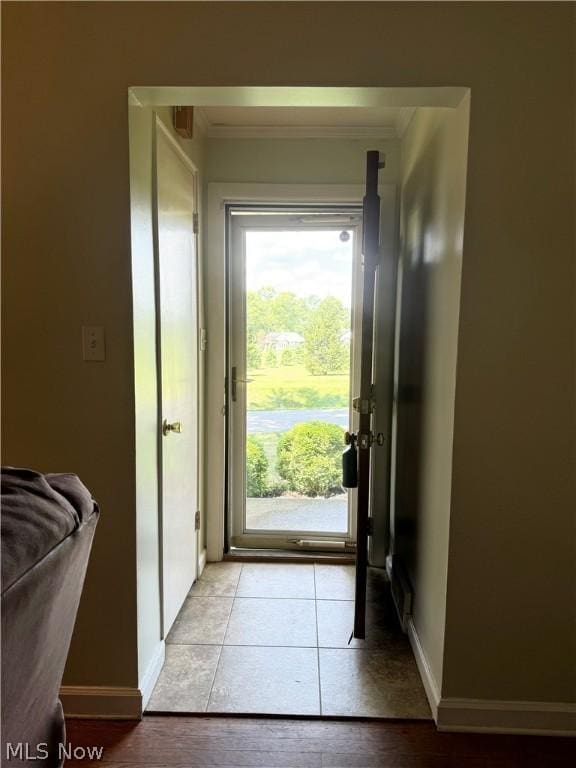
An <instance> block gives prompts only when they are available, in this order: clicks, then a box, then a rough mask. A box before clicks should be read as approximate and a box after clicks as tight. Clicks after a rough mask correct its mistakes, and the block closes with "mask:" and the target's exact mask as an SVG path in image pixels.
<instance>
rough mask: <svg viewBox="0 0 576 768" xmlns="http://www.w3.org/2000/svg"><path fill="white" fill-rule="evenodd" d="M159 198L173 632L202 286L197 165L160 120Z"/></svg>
mask: <svg viewBox="0 0 576 768" xmlns="http://www.w3.org/2000/svg"><path fill="white" fill-rule="evenodd" d="M156 201H157V281H158V307H157V312H158V318H159V333H158V342H159V364H160V377H159V378H160V382H159V384H160V408H159V410H160V423H161V427H162V434H161V437H160V446H161V451H160V453H161V488H162V504H161V531H162V534H161V535H162V553H161V562H162V574H161V575H162V615H163V622H162V623H163V635H164V636H166V634H167V633H168V631H169V630H170V627H171V626H172V624H173V622H174V619H175V618H176V616H177V614H178V611H179V610H180V608H181V606H182V603H183V602H184V599H185V597H186V595H187V594H188V591H189V590H190V587H191V586H192V583H193V582H194V579H195V578H196V575H197V546H198V544H197V532H196V511H197V509H198V288H197V251H196V235H195V232H194V229H195V227H194V215H195V213H196V175H195V169H194V167H193V166H192V164H191V163H190V161H189V160H188V158H187V157H186V155H185V154H184V153H183V152H182V150H181V149H180V148H179V146H178V145H177V144H176V142H175V141H174V140H173V139H172V137H171V136H170V135H169V134H168V132H167V131H166V129H165V128H164V126H163V125H162V123H161V122H160V121H158V120H157V121H156Z"/></svg>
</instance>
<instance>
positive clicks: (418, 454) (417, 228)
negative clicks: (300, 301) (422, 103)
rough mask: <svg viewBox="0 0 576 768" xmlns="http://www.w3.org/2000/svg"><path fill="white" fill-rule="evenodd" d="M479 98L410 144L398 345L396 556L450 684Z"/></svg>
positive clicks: (408, 138)
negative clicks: (446, 658) (457, 428)
mask: <svg viewBox="0 0 576 768" xmlns="http://www.w3.org/2000/svg"><path fill="white" fill-rule="evenodd" d="M468 119H469V99H468V98H466V99H465V100H464V101H463V102H462V104H461V105H460V107H459V108H458V109H438V108H435V109H418V110H417V111H416V113H415V115H414V117H413V118H412V120H411V122H410V124H409V126H408V129H407V131H406V134H405V136H404V139H403V142H402V150H401V152H402V160H401V169H402V182H401V211H400V241H401V256H400V268H399V286H400V305H399V308H398V309H399V316H400V323H399V327H398V328H397V339H396V358H397V359H396V366H397V367H396V376H395V379H396V381H395V389H396V409H395V433H396V435H395V436H396V439H397V446H396V453H395V497H396V498H395V510H394V523H393V524H394V540H393V550H394V554H395V557H397V558H399V559H400V560H401V563H402V565H403V566H404V568H405V570H406V571H407V574H408V577H409V580H410V582H411V586H412V589H413V591H414V603H413V621H414V625H415V628H416V631H417V633H418V637H419V639H420V642H421V644H422V648H423V650H424V653H425V655H426V657H427V660H428V663H429V665H430V669H431V671H432V675H433V677H434V679H435V683H436V687H437V689H438V691H440V690H441V684H442V667H443V653H444V627H445V618H446V584H447V567H448V529H449V519H450V498H451V490H450V486H451V479H452V440H453V431H454V399H455V386H456V353H457V346H458V318H459V303H460V279H461V271H462V248H463V231H464V200H465V192H466V189H465V187H466V162H467V148H468Z"/></svg>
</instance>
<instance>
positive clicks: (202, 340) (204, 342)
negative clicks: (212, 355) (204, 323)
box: [200, 328, 208, 352]
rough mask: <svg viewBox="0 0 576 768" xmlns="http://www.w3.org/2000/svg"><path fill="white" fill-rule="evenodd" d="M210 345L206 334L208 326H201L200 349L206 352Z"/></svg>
mask: <svg viewBox="0 0 576 768" xmlns="http://www.w3.org/2000/svg"><path fill="white" fill-rule="evenodd" d="M207 346H208V336H207V334H206V328H200V351H201V352H205V351H206V347H207Z"/></svg>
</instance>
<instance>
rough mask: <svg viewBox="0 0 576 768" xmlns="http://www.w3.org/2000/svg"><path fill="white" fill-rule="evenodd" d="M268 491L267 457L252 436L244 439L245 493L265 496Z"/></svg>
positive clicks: (252, 495) (260, 445)
mask: <svg viewBox="0 0 576 768" xmlns="http://www.w3.org/2000/svg"><path fill="white" fill-rule="evenodd" d="M267 492H268V459H267V458H266V453H265V452H264V447H263V446H262V444H261V443H260V442H259V441H258V440H257V439H256V438H255V437H252V436H249V437H248V439H247V440H246V495H247V496H251V497H254V496H266V494H267Z"/></svg>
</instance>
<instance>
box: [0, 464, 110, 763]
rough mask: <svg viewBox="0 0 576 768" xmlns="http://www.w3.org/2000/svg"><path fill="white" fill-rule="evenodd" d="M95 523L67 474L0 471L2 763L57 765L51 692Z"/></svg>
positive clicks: (61, 738)
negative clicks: (0, 516) (0, 498)
mask: <svg viewBox="0 0 576 768" xmlns="http://www.w3.org/2000/svg"><path fill="white" fill-rule="evenodd" d="M97 520H98V507H97V505H96V503H95V501H94V499H93V498H92V496H91V494H90V493H89V491H88V490H87V489H86V487H85V486H84V485H83V484H82V483H81V482H80V480H79V479H78V478H77V477H76V476H75V475H41V474H39V473H38V472H33V471H32V470H29V469H15V468H13V467H4V468H2V522H1V527H2V542H1V543H2V596H1V608H2V756H1V759H2V763H3V764H4V765H9V764H11V763H12V764H14V765H17V766H19V768H22V767H23V766H28V765H29V766H36V768H38V766H57V765H60V764H61V763H62V760H61V755H60V749H59V744H60V743H65V728H64V717H63V713H62V706H61V704H60V701H59V699H58V691H59V688H60V684H61V681H62V674H63V672H64V665H65V663H66V656H67V654H68V648H69V645H70V638H71V636H72V630H73V628H74V621H75V619H76V612H77V609H78V603H79V601H80V594H81V591H82V584H83V581H84V575H85V573H86V566H87V564H88V557H89V554H90V548H91V545H92V538H93V535H94V530H95V527H96V523H97ZM8 745H11V746H10V747H9V746H8ZM20 745H23V746H22V747H20ZM26 745H28V746H26ZM35 758H36V759H35Z"/></svg>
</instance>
